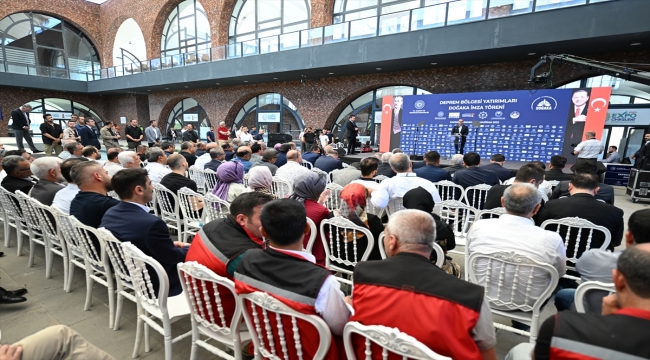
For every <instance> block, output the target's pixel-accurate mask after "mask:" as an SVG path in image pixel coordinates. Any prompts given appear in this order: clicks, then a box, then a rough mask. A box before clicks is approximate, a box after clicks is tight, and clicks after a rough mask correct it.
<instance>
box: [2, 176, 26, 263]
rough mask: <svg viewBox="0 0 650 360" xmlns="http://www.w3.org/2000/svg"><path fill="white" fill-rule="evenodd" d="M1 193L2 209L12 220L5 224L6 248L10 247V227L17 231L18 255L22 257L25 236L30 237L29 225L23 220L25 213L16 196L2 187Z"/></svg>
mask: <svg viewBox="0 0 650 360" xmlns="http://www.w3.org/2000/svg"><path fill="white" fill-rule="evenodd" d="M0 192H1V193H2V195H1V196H0V199H2V207H3V208H4V209H5V214H8V217H9V219H10V221H7V222H5V247H7V248H8V247H9V239H10V234H9V226H11V227H13V228H14V229H16V244H17V248H18V249H17V254H18V256H21V255H22V252H23V235H26V236H28V237H29V230H27V224H25V219H23V213H22V210H21V209H20V203H19V201H18V198H17V197H16V195H15V194H13V193H11V192H9V191H7V190H5V188H3V187H1V186H0Z"/></svg>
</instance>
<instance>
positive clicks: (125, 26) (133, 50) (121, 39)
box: [113, 19, 147, 66]
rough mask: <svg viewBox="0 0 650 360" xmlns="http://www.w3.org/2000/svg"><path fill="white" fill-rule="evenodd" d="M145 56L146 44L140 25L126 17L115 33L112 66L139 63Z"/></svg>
mask: <svg viewBox="0 0 650 360" xmlns="http://www.w3.org/2000/svg"><path fill="white" fill-rule="evenodd" d="M146 58H147V45H146V44H145V42H144V35H143V34H142V30H140V26H139V25H138V23H136V22H135V20H133V19H126V20H125V21H124V22H123V23H122V25H120V28H119V29H118V30H117V34H116V35H115V42H114V43H113V66H121V65H128V64H139V63H140V61H142V60H145V59H146Z"/></svg>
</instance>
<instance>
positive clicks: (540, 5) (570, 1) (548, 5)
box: [535, 0, 587, 11]
mask: <svg viewBox="0 0 650 360" xmlns="http://www.w3.org/2000/svg"><path fill="white" fill-rule="evenodd" d="M586 3H587V0H537V3H536V5H535V11H542V10H549V9H557V8H562V7H567V6H575V5H582V4H586Z"/></svg>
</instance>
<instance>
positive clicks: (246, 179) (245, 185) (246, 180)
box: [242, 174, 251, 187]
mask: <svg viewBox="0 0 650 360" xmlns="http://www.w3.org/2000/svg"><path fill="white" fill-rule="evenodd" d="M250 177H251V174H244V178H243V179H242V184H243V185H244V187H248V179H250Z"/></svg>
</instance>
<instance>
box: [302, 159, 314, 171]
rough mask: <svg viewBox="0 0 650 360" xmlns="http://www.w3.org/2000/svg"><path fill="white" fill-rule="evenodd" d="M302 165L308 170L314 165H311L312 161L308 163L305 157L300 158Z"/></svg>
mask: <svg viewBox="0 0 650 360" xmlns="http://www.w3.org/2000/svg"><path fill="white" fill-rule="evenodd" d="M302 166H304V167H306V168H307V169H309V170H311V169H313V168H314V165H312V163H310V162H309V161H307V160H305V159H303V160H302Z"/></svg>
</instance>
